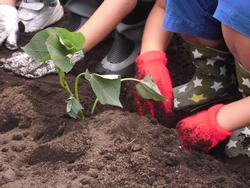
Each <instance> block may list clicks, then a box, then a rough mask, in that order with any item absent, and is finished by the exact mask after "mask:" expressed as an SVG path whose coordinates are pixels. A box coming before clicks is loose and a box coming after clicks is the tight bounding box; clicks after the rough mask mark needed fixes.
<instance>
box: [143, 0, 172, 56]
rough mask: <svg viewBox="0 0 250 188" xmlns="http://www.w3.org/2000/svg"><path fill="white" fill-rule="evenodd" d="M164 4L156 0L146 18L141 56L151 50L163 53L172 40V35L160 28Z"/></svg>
mask: <svg viewBox="0 0 250 188" xmlns="http://www.w3.org/2000/svg"><path fill="white" fill-rule="evenodd" d="M165 4H166V3H165V0H157V1H156V2H155V5H154V7H153V8H152V10H151V12H150V14H149V16H148V18H147V22H146V25H145V29H144V32H143V37H142V46H141V54H142V53H144V52H147V51H153V50H161V51H165V50H166V48H167V46H168V44H169V42H170V40H171V38H172V33H170V32H167V31H165V30H164V28H163V26H162V25H163V19H164V15H165V8H166V7H165Z"/></svg>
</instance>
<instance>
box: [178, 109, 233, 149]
mask: <svg viewBox="0 0 250 188" xmlns="http://www.w3.org/2000/svg"><path fill="white" fill-rule="evenodd" d="M222 106H223V104H218V105H215V106H213V107H211V108H209V109H208V110H204V111H202V112H199V113H197V114H195V115H192V116H189V117H187V118H185V119H183V120H181V121H180V122H179V123H178V124H177V127H176V129H177V131H178V133H179V140H180V143H181V145H182V147H184V148H185V149H187V150H189V151H192V150H196V151H201V152H208V151H209V150H211V149H212V148H213V147H215V146H216V145H217V144H218V143H219V142H221V141H224V140H226V139H227V138H228V137H229V136H231V135H232V132H230V131H228V130H226V129H224V128H222V127H221V126H220V125H219V124H218V122H217V119H216V118H217V113H218V111H219V110H220V109H221V107H222Z"/></svg>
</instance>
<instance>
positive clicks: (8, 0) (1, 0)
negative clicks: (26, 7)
mask: <svg viewBox="0 0 250 188" xmlns="http://www.w3.org/2000/svg"><path fill="white" fill-rule="evenodd" d="M1 4H4V5H12V6H15V5H16V0H0V5H1Z"/></svg>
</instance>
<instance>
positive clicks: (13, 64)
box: [0, 51, 84, 78]
mask: <svg viewBox="0 0 250 188" xmlns="http://www.w3.org/2000/svg"><path fill="white" fill-rule="evenodd" d="M83 57H84V53H83V51H79V52H76V53H75V54H73V55H72V56H71V57H70V62H71V63H72V64H75V63H76V62H78V61H80V60H81V59H82V58H83ZM0 62H1V64H2V65H0V67H2V68H4V69H6V70H10V71H12V72H14V73H15V74H17V75H20V76H24V77H26V78H40V77H42V76H45V75H47V74H51V73H55V72H56V69H55V64H54V63H53V61H52V60H49V61H46V63H42V62H37V61H36V60H35V59H33V58H32V57H30V56H29V55H28V54H26V53H24V52H15V53H13V54H12V56H11V57H10V58H8V59H5V58H2V59H0Z"/></svg>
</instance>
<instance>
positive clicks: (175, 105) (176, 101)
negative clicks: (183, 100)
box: [174, 98, 180, 108]
mask: <svg viewBox="0 0 250 188" xmlns="http://www.w3.org/2000/svg"><path fill="white" fill-rule="evenodd" d="M179 104H180V102H179V101H178V100H177V99H176V98H175V99H174V107H175V108H178V106H179Z"/></svg>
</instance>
